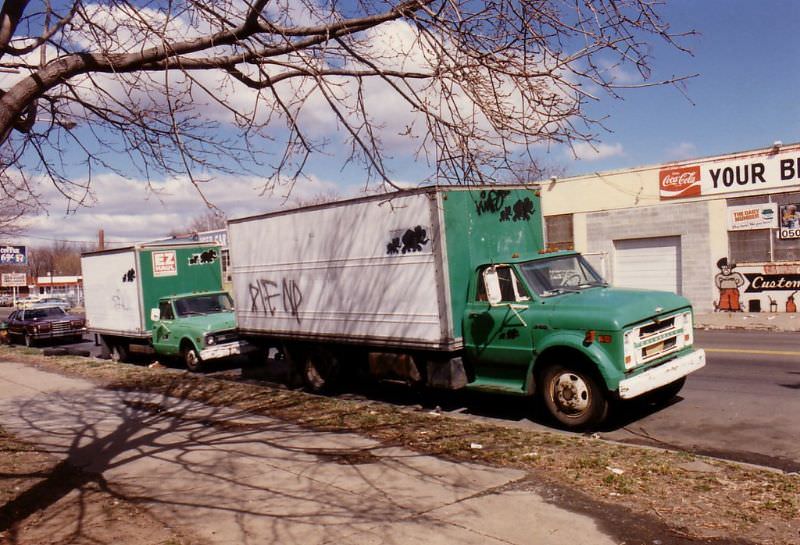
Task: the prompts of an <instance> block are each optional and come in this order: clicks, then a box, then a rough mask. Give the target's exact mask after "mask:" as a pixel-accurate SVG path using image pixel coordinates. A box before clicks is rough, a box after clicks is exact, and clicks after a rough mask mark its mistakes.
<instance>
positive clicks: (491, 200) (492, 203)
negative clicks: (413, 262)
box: [475, 190, 534, 221]
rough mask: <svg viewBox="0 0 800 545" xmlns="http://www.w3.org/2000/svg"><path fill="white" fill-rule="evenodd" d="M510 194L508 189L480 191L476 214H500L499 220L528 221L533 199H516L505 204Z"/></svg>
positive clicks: (532, 209)
mask: <svg viewBox="0 0 800 545" xmlns="http://www.w3.org/2000/svg"><path fill="white" fill-rule="evenodd" d="M510 194H511V192H510V191H508V190H491V191H481V194H480V197H479V198H478V202H476V203H475V209H476V211H477V212H478V215H479V216H480V215H483V214H497V213H499V214H500V221H529V220H530V219H531V216H532V215H533V212H534V206H533V201H532V200H531V199H530V197H525V198H524V199H517V202H515V203H514V204H512V205H506V199H507V198H508V196H509V195H510Z"/></svg>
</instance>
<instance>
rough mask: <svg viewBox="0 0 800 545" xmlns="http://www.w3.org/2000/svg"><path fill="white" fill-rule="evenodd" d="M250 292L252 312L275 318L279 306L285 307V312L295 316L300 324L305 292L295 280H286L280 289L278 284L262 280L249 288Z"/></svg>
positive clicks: (282, 281) (282, 282)
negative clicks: (301, 306)
mask: <svg viewBox="0 0 800 545" xmlns="http://www.w3.org/2000/svg"><path fill="white" fill-rule="evenodd" d="M248 289H249V291H250V310H251V312H258V313H263V314H267V313H269V315H270V316H275V313H276V312H277V311H278V307H277V304H278V303H280V304H282V305H283V311H284V312H286V313H288V314H289V315H290V316H294V318H295V320H297V323H298V324H300V323H301V322H300V305H301V304H302V303H303V292H302V291H301V290H300V286H298V285H297V282H296V281H295V280H291V279H286V278H284V279H283V280H281V284H280V287H279V286H278V283H277V282H274V281H272V280H268V279H266V278H262V279H260V280H258V281H257V282H256V283H255V284H250V285H249V286H248Z"/></svg>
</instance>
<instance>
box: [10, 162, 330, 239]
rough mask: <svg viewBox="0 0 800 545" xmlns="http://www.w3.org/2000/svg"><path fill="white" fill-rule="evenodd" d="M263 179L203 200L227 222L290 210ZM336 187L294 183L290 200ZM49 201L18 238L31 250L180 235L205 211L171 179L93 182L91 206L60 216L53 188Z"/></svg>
mask: <svg viewBox="0 0 800 545" xmlns="http://www.w3.org/2000/svg"><path fill="white" fill-rule="evenodd" d="M263 183H264V180H263V179H257V178H246V177H236V178H229V179H219V180H215V181H213V182H209V183H208V184H206V185H204V187H203V191H204V193H205V196H206V198H207V199H208V200H209V201H210V202H212V203H213V204H214V205H215V206H217V207H218V208H219V209H220V210H222V211H223V212H224V213H225V214H226V215H227V217H228V218H235V217H243V216H248V215H253V214H259V213H263V212H268V211H271V210H276V209H278V208H281V207H284V206H292V204H291V201H289V202H287V199H286V195H285V194H284V193H285V191H286V189H285V188H278V189H277V190H276V191H274V192H267V193H265V194H263V195H262V192H263V189H264V188H263ZM337 190H338V188H337V186H336V184H334V183H333V182H329V181H326V180H321V179H317V178H312V179H310V180H301V181H298V182H297V183H296V184H295V186H294V187H293V189H292V193H291V198H292V199H310V198H313V197H315V196H317V195H321V194H327V193H331V192H336V191H337ZM43 191H44V199H45V200H47V201H49V203H50V205H49V206H48V212H49V214H46V215H45V214H43V215H40V216H37V217H35V218H32V219H31V220H30V221H29V222H28V224H27V227H26V229H25V231H24V232H23V233H22V234H21V235H20V236H19V237H18V238H19V239H20V240H22V241H23V242H22V243H27V244H29V245H32V246H42V245H48V244H49V242H50V241H53V240H67V241H87V242H92V241H95V240H96V239H97V233H98V231H99V230H100V229H103V230H104V232H105V237H106V240H107V241H110V242H143V241H147V240H153V239H158V238H163V237H165V236H168V235H169V233H170V232H171V231H174V230H178V231H180V230H181V229H185V228H186V227H187V226H188V224H189V223H190V222H191V221H192V219H194V218H195V217H197V216H199V215H201V214H203V213H205V212H206V211H207V210H208V208H207V207H206V205H205V203H204V202H203V200H202V198H201V197H200V195H199V194H198V192H197V190H196V189H195V188H194V186H192V184H191V183H190V182H189V181H188V180H186V179H178V178H174V179H170V180H165V181H162V182H151V183H150V184H149V187H148V184H147V183H146V182H143V181H138V180H126V179H122V178H119V177H116V176H112V175H105V176H100V177H98V178H95V179H94V180H93V181H92V192H93V195H94V200H95V202H94V203H93V205H92V206H90V207H83V208H80V209H78V211H77V212H75V213H71V214H67V215H65V214H64V213H63V210H64V208H65V204H66V203H65V202H64V200H63V197H61V196H60V194H59V193H57V191H56V190H55V189H54V188H52V187H47V186H45V187H43Z"/></svg>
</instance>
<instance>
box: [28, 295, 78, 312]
mask: <svg viewBox="0 0 800 545" xmlns="http://www.w3.org/2000/svg"><path fill="white" fill-rule="evenodd" d="M40 305H42V306H56V307H60V308H61V309H62V310H64V312H69V309H71V308H72V305H71V304H70V302H69V301H67V300H66V299H64V298H63V297H42V298H41V299H39V302H38V303H34V304H32V305H30V308H34V307H38V306H40Z"/></svg>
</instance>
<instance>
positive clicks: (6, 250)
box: [0, 246, 28, 265]
mask: <svg viewBox="0 0 800 545" xmlns="http://www.w3.org/2000/svg"><path fill="white" fill-rule="evenodd" d="M26 263H28V258H27V255H26V253H25V246H0V264H1V265H25V264H26Z"/></svg>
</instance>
